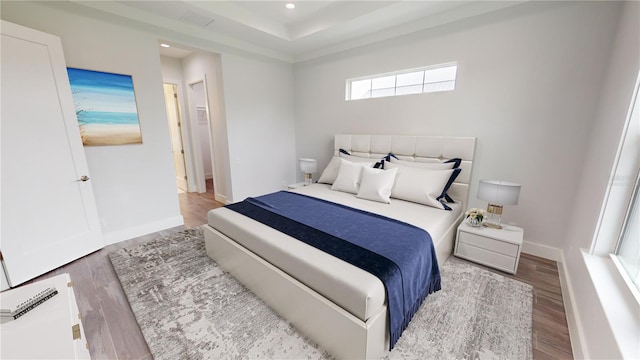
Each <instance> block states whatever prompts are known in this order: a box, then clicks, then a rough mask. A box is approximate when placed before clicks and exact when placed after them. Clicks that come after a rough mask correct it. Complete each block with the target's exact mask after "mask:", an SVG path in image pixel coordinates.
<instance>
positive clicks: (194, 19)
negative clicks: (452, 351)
mask: <svg viewBox="0 0 640 360" xmlns="http://www.w3.org/2000/svg"><path fill="white" fill-rule="evenodd" d="M180 20H182V21H184V22H187V23H189V24H191V25H196V26H201V27H207V26H208V25H209V24H211V23H212V22H213V21H214V20H213V19H212V18H210V17H208V16H204V15H201V14H198V13H195V12H193V11H191V10H187V12H185V13H184V14H182V16H180Z"/></svg>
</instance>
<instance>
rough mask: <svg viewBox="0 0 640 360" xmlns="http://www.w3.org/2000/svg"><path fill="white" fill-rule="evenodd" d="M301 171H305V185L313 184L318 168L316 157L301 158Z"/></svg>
mask: <svg viewBox="0 0 640 360" xmlns="http://www.w3.org/2000/svg"><path fill="white" fill-rule="evenodd" d="M299 163H300V171H302V172H303V173H304V186H307V185H311V183H312V182H313V173H315V172H316V171H317V169H318V162H317V161H316V159H305V158H301V159H299Z"/></svg>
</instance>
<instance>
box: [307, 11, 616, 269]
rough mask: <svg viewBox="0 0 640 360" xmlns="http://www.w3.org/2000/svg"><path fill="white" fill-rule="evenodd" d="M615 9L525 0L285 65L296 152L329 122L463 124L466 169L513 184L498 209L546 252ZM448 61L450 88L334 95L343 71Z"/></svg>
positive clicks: (352, 125)
mask: <svg viewBox="0 0 640 360" xmlns="http://www.w3.org/2000/svg"><path fill="white" fill-rule="evenodd" d="M619 13H620V4H617V3H613V4H611V3H609V4H607V3H591V2H588V3H585V2H579V3H571V4H569V3H560V4H558V3H538V2H532V3H526V4H523V5H517V6H514V7H511V8H508V9H505V10H501V11H498V12H495V13H491V14H487V15H482V16H479V17H476V18H473V19H468V20H465V21H462V22H457V23H453V24H449V25H446V26H443V27H440V28H438V29H434V30H429V31H423V32H420V33H415V34H412V35H408V36H404V37H401V38H397V39H394V40H392V41H387V42H384V43H379V44H376V45H372V46H366V47H363V48H358V49H353V50H350V51H348V52H345V53H343V54H340V55H335V56H328V57H325V58H322V59H318V60H312V61H309V62H305V63H300V64H296V65H295V84H296V86H295V90H296V145H297V148H296V149H297V155H298V156H299V157H303V156H304V157H313V158H316V159H318V160H319V168H320V169H322V168H323V167H324V166H325V165H326V164H327V162H328V160H329V158H330V156H331V154H332V141H333V134H334V133H372V134H382V133H387V134H412V135H452V136H475V137H477V138H478V141H477V147H476V158H475V160H476V162H475V163H474V170H473V174H472V181H471V191H470V199H469V201H470V206H476V207H484V206H486V203H484V202H482V201H480V200H478V199H476V193H477V184H478V180H480V179H485V178H490V179H500V180H509V181H514V182H518V183H521V184H522V191H521V194H520V202H519V204H518V205H517V206H507V207H506V208H505V213H504V215H503V220H504V221H505V222H507V223H516V224H518V225H520V226H522V227H523V228H524V229H525V250H526V251H528V252H532V253H535V254H538V255H540V256H545V257H549V258H556V257H557V256H558V254H559V248H561V247H562V246H563V245H564V244H563V243H564V235H565V232H566V226H567V222H568V221H569V219H570V214H571V211H572V210H573V208H572V207H573V200H574V198H575V183H576V179H578V176H579V174H580V169H581V166H582V164H583V161H582V160H583V157H584V150H585V148H586V145H587V142H588V141H589V129H590V126H591V123H592V121H593V117H594V111H595V104H596V102H597V99H598V94H599V92H600V85H601V80H602V77H603V74H604V70H605V65H606V63H607V60H608V54H609V53H610V48H611V39H612V38H613V35H614V31H615V29H616V22H617V20H618V16H619ZM450 61H457V62H458V75H457V83H456V89H455V91H454V92H444V93H432V94H420V95H407V96H401V97H389V98H379V99H367V100H358V101H345V100H344V91H345V80H346V79H349V78H354V77H360V76H365V75H370V74H378V73H385V72H389V71H394V70H402V69H410V68H415V67H420V66H426V65H432V64H439V63H445V62H450Z"/></svg>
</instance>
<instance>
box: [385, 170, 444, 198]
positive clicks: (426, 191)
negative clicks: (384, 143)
mask: <svg viewBox="0 0 640 360" xmlns="http://www.w3.org/2000/svg"><path fill="white" fill-rule="evenodd" d="M385 167H388V168H389V169H394V168H397V169H398V170H397V171H398V173H397V175H396V181H395V183H394V184H393V188H392V189H391V197H393V198H396V199H402V200H407V201H413V202H416V203H419V204H424V205H428V206H432V207H435V208H438V209H447V207H446V206H445V205H444V204H443V203H441V202H440V201H438V200H436V199H437V198H438V197H440V195H442V192H443V191H444V187H445V186H446V185H447V183H448V182H449V178H451V175H452V174H453V173H454V169H450V170H434V169H422V168H417V167H410V166H403V165H399V164H394V163H385Z"/></svg>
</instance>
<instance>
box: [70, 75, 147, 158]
mask: <svg viewBox="0 0 640 360" xmlns="http://www.w3.org/2000/svg"><path fill="white" fill-rule="evenodd" d="M67 73H68V74H69V82H70V83H71V93H72V95H73V104H74V106H75V108H76V117H77V118H78V124H79V125H80V135H81V136H82V144H83V145H85V146H100V145H125V144H142V133H141V132H140V122H139V121H138V109H137V107H136V97H135V94H134V92H133V81H132V79H131V76H130V75H121V74H112V73H106V72H101V71H93V70H83V69H76V68H67Z"/></svg>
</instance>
